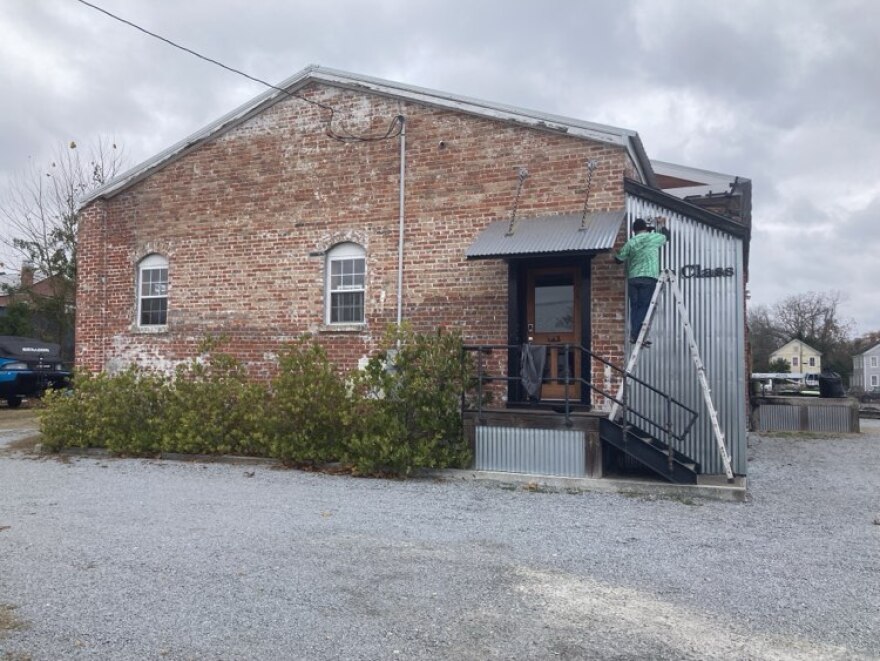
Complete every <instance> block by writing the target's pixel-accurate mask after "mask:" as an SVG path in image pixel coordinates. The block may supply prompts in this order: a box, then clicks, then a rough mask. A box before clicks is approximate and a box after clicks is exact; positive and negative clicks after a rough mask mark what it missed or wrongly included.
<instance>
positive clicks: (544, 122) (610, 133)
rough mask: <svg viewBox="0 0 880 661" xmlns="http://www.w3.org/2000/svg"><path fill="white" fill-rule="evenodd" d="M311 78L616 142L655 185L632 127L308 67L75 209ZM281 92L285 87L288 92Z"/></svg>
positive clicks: (107, 195)
mask: <svg viewBox="0 0 880 661" xmlns="http://www.w3.org/2000/svg"><path fill="white" fill-rule="evenodd" d="M312 82H320V83H324V84H327V85H331V86H334V87H342V88H346V89H354V90H362V91H368V92H372V93H375V94H381V95H384V96H391V97H394V98H397V99H403V100H406V101H412V102H415V103H420V104H424V105H429V106H434V107H437V108H443V109H447V110H455V111H458V112H463V113H467V114H471V115H477V116H480V117H487V118H492V119H497V120H500V121H504V122H510V123H515V124H519V125H521V126H527V127H530V128H535V129H541V130H545V131H555V132H560V133H565V134H567V135H571V136H575V137H579V138H583V139H585V140H593V141H597V142H604V143H608V144H613V145H618V146H620V147H623V148H624V149H625V150H626V151H627V152H628V153H629V155H630V157H631V158H632V161H633V163H634V164H635V166H636V168H637V169H638V171H639V173H640V174H641V176H642V178H643V179H644V180H645V181H646V182H647V183H648V184H650V185H652V186H653V185H655V184H656V179H655V177H654V171H653V169H652V167H651V162H650V160H649V159H648V156H647V154H646V153H645V148H644V147H643V146H642V141H641V139H640V138H639V134H638V133H636V132H635V131H631V130H628V129H622V128H617V127H614V126H607V125H605V124H595V123H593V122H585V121H582V120H579V119H573V118H571V117H563V116H561V115H551V114H547V113H542V112H538V111H536V110H526V109H524V108H518V107H515V106H509V105H504V104H499V103H492V102H490V101H482V100H480V99H474V98H470V97H465V96H458V95H455V94H450V93H448V92H440V91H437V90H431V89H427V88H424V87H416V86H413V85H404V84H403V83H397V82H393V81H390V80H383V79H381V78H371V77H368V76H361V75H358V74H353V73H348V72H346V71H339V70H337V69H329V68H327V67H321V66H318V65H311V66H308V67H306V68H305V69H303V70H302V71H300V72H299V73H297V74H295V75H293V76H291V77H290V78H288V79H287V80H285V81H283V82H281V83H279V84H278V86H277V87H279V88H281V89H269V90H267V91H265V92H263V93H262V94H260V95H258V96H256V97H254V98H253V99H251V100H250V101H248V102H247V103H245V104H243V105H241V106H239V107H238V108H236V109H235V110H233V111H232V112H229V113H227V114H225V115H223V116H222V117H220V118H219V119H217V120H216V121H214V122H212V123H210V124H208V125H207V126H205V127H203V128H201V129H199V130H198V131H196V132H195V133H193V134H192V135H190V136H188V137H186V138H184V139H183V140H181V141H180V142H178V143H176V144H174V145H172V146H171V147H168V148H167V149H165V150H164V151H161V152H159V153H158V154H156V155H155V156H153V157H151V158H149V159H147V160H146V161H144V162H143V163H140V164H139V165H136V166H135V167H133V168H131V169H130V170H127V171H126V172H123V173H122V174H120V175H118V176H117V177H114V178H113V179H111V180H110V181H108V182H107V183H106V184H104V185H103V186H101V187H100V188H97V189H95V190H94V191H92V192H91V193H90V194H89V195H88V196H87V197H86V198H85V199H83V200H82V201H81V202H80V203H79V207H78V208H79V209H82V208H83V207H85V206H86V205H88V204H89V203H91V202H93V201H94V200H97V199H99V198H104V199H106V198H110V197H113V196H114V195H117V194H119V193H121V192H122V191H124V190H126V189H127V188H129V187H131V186H133V185H134V184H136V183H137V182H139V181H141V180H142V179H144V178H146V177H148V176H149V175H151V174H152V173H153V172H155V171H157V170H159V169H161V168H163V167H165V166H166V165H168V164H170V163H172V162H174V161H175V160H177V159H178V158H180V157H181V156H182V155H183V154H185V153H187V152H189V151H190V150H191V149H194V148H195V147H197V146H199V145H201V144H203V143H205V142H207V141H209V140H211V139H213V138H215V137H217V136H219V135H221V134H223V133H224V132H226V131H228V130H230V129H232V128H234V127H236V126H238V125H239V124H241V123H243V122H245V121H247V120H248V119H250V118H251V117H253V116H254V115H257V114H258V113H260V112H262V111H263V110H265V109H266V108H268V107H269V106H271V105H273V104H275V103H277V102H279V101H282V100H284V99H286V98H288V93H294V92H296V91H297V90H300V89H302V88H303V87H305V86H306V85H308V84H309V83H312ZM281 90H286V92H287V93H285V92H283V91H281Z"/></svg>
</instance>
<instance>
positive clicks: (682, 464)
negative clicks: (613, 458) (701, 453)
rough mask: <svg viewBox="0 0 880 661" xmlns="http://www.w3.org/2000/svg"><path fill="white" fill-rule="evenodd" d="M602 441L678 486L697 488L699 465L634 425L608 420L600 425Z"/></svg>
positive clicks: (601, 421)
mask: <svg viewBox="0 0 880 661" xmlns="http://www.w3.org/2000/svg"><path fill="white" fill-rule="evenodd" d="M599 437H600V438H601V439H602V440H603V441H604V442H605V443H607V444H608V445H611V446H612V447H615V448H617V449H618V450H620V451H621V452H623V453H624V454H626V455H627V456H629V457H632V458H633V459H635V460H636V461H637V462H639V463H640V464H641V465H642V466H644V467H645V468H648V469H650V470H651V471H653V472H654V473H656V474H657V475H659V476H660V477H662V478H664V479H666V480H669V481H670V482H674V483H676V484H696V483H697V475H699V473H700V464H698V463H697V462H696V461H694V460H693V459H691V458H690V457H688V456H687V455H685V454H682V453H681V452H679V451H678V450H676V449H674V448H672V452H671V453H670V447H669V445H667V444H666V443H664V442H663V441H661V440H660V439H659V438H655V437H654V436H651V435H650V434H648V433H647V432H645V431H644V430H642V429H639V428H638V427H635V426H633V425H626V430H624V425H622V424H620V423H617V422H614V421H613V420H610V419H608V418H602V419H601V420H600V421H599Z"/></svg>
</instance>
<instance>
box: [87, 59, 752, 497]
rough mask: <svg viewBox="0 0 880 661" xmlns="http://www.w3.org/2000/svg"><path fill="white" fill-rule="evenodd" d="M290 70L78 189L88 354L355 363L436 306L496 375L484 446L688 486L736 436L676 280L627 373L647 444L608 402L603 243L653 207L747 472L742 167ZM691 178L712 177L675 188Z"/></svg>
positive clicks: (459, 102)
mask: <svg viewBox="0 0 880 661" xmlns="http://www.w3.org/2000/svg"><path fill="white" fill-rule="evenodd" d="M279 87H280V88H281V90H279V89H272V90H269V91H267V92H265V93H263V94H261V95H260V96H258V97H256V98H255V99H253V100H252V101H250V102H248V103H246V104H244V105H243V106H241V107H240V108H238V109H236V110H234V111H232V112H231V113H229V114H227V115H226V116H224V117H222V118H220V119H219V120H217V121H216V122H214V123H212V124H210V125H209V126H206V127H205V128H204V129H202V130H200V131H198V132H197V133H195V134H194V135H192V136H190V137H188V138H186V139H185V140H183V141H182V142H180V143H179V144H177V145H175V146H173V147H171V148H169V149H167V150H165V151H164V152H162V153H160V154H157V155H156V156H154V157H153V158H151V159H149V160H147V161H146V162H144V163H142V164H140V165H139V166H136V167H135V168H133V169H132V170H130V171H128V172H126V173H123V174H122V175H120V176H119V177H117V178H116V179H114V180H112V181H110V182H108V183H107V184H106V185H104V186H103V187H102V188H100V189H98V190H96V191H94V192H93V193H92V194H91V195H90V196H89V197H88V198H87V199H86V200H84V201H83V203H82V207H81V217H80V218H81V220H80V226H79V227H80V234H79V244H78V290H77V309H78V315H77V349H76V357H77V364H78V365H79V367H81V368H86V369H90V370H110V371H112V370H115V369H119V368H122V367H125V366H127V365H130V364H139V365H142V366H147V367H153V368H158V369H164V370H170V369H173V367H174V366H175V365H176V364H178V363H180V362H181V361H183V360H186V359H188V358H190V357H191V356H192V355H193V354H194V353H195V352H196V351H197V347H198V345H199V342H200V340H201V338H202V337H204V336H205V335H207V334H223V335H224V336H225V337H227V338H229V339H230V343H229V345H228V347H226V349H228V350H230V351H231V352H233V353H235V354H236V355H237V356H238V357H239V358H240V359H241V360H243V361H244V362H245V363H246V364H247V365H248V367H249V369H250V370H251V373H252V374H254V375H255V376H257V377H264V378H265V377H267V376H269V375H271V374H272V373H273V371H274V370H275V369H276V368H277V354H278V351H279V349H280V347H281V346H282V345H283V344H284V343H286V342H289V341H291V340H293V339H295V338H297V337H298V336H300V335H301V334H303V333H307V332H308V333H311V334H312V335H313V336H314V337H315V338H316V341H318V342H320V343H321V344H322V345H323V346H324V347H325V349H326V350H327V352H328V355H329V356H330V357H331V359H332V360H333V361H334V362H335V363H337V364H338V365H340V366H342V367H346V368H349V367H355V366H356V365H357V363H358V361H359V359H361V358H362V357H363V356H364V355H366V354H369V353H370V352H371V351H373V350H374V349H375V348H376V347H377V346H378V344H379V342H380V341H381V338H382V337H383V334H384V333H385V330H386V328H387V326H388V325H389V324H392V323H397V322H400V321H405V322H408V323H409V324H410V325H412V326H413V328H414V329H415V330H417V331H425V332H430V331H434V330H435V329H436V328H437V327H438V326H445V327H448V328H455V329H458V330H460V331H461V332H462V334H463V336H464V338H465V341H466V342H467V343H468V344H471V345H479V346H482V347H484V348H485V352H480V353H479V354H478V356H479V360H480V361H482V362H483V363H484V364H483V368H484V371H483V374H484V375H493V376H496V377H498V379H499V381H496V382H495V383H494V387H496V388H497V389H498V390H499V395H500V397H499V398H497V400H496V401H498V402H500V404H501V407H502V408H501V410H499V411H497V412H496V414H495V415H494V417H491V419H490V418H489V417H488V416H484V415H479V416H477V417H475V418H472V419H471V420H470V422H471V423H472V426H471V432H472V437H471V440H472V443H473V444H474V446H475V454H476V457H477V460H476V462H477V463H476V467H477V468H482V469H487V470H512V471H519V472H542V473H551V474H556V475H585V474H589V475H593V476H599V475H602V474H603V473H605V472H606V471H608V470H612V469H613V468H614V466H621V465H624V464H626V462H628V461H633V462H635V463H637V464H641V465H644V466H646V467H648V468H650V469H651V470H653V471H655V472H658V473H660V474H662V475H664V477H666V478H667V479H671V480H673V481H680V482H694V481H696V479H697V478H698V477H699V476H703V475H706V474H719V473H722V472H725V461H724V454H725V453H724V452H722V451H721V449H720V447H719V443H718V439H717V435H716V434H715V433H714V431H713V425H712V424H711V421H710V416H709V415H708V413H707V411H706V407H705V403H704V399H703V396H702V393H701V391H700V388H699V385H698V380H697V373H696V370H695V368H694V365H693V363H692V362H691V355H690V352H689V349H688V346H687V343H686V341H685V337H684V335H683V332H682V325H681V320H680V318H679V316H678V314H677V309H676V306H675V304H674V301H673V300H672V298H671V296H670V295H669V293H668V292H664V293H663V295H662V296H661V298H660V299H659V303H658V308H657V314H656V317H655V322H654V326H653V329H652V339H653V340H654V348H652V349H651V350H650V351H645V352H642V354H643V355H642V357H641V358H640V361H639V364H638V366H637V368H636V369H635V371H634V373H633V374H632V375H631V378H628V379H627V384H628V387H629V393H628V397H629V399H628V404H629V406H628V409H627V411H628V412H627V415H631V416H633V415H636V413H638V414H639V415H641V416H642V417H640V418H638V422H639V424H640V426H641V427H642V428H643V429H644V431H645V432H646V433H647V435H648V436H653V437H654V438H655V439H656V440H657V441H658V442H656V443H655V442H645V441H644V440H641V439H640V438H639V437H636V436H633V435H632V434H629V435H627V431H626V429H625V428H624V427H622V426H621V425H619V424H618V423H617V422H616V421H614V420H609V418H608V411H609V409H610V408H611V402H610V400H609V398H608V395H613V394H614V393H617V392H618V389H619V388H620V386H621V371H620V366H622V365H623V364H624V361H625V358H626V356H627V355H628V352H629V350H630V347H629V346H628V344H627V334H626V332H625V329H626V317H627V301H626V286H625V281H626V274H625V271H624V269H623V268H622V267H621V266H619V265H618V264H616V263H615V262H614V260H613V259H612V251H613V250H615V249H618V248H619V247H620V246H621V245H622V244H623V242H624V241H625V240H626V239H627V236H628V232H629V227H630V225H631V221H632V220H634V219H635V218H637V217H645V218H651V217H654V216H666V217H667V218H668V221H669V222H668V225H669V228H670V230H671V231H672V237H673V238H672V241H671V242H670V243H669V244H668V245H667V246H666V247H665V248H664V249H663V252H662V255H661V258H662V264H663V266H664V268H667V269H671V270H673V271H675V272H676V273H677V274H678V284H679V286H680V288H681V290H682V293H683V296H684V300H685V302H686V305H687V307H688V309H689V311H690V312H689V314H690V315H691V326H692V328H693V332H694V335H695V336H696V338H697V342H698V344H699V345H700V347H701V350H702V355H703V360H704V363H705V365H706V372H707V374H708V378H709V381H710V388H711V392H712V395H713V397H714V398H715V401H716V407H717V409H718V414H719V425H720V429H721V430H722V431H723V437H724V439H725V441H726V443H727V447H728V450H727V452H728V453H729V455H730V457H731V460H732V470H733V472H735V473H736V474H738V475H744V474H745V471H746V452H745V440H746V428H747V425H746V403H745V397H746V393H747V387H746V376H745V375H746V360H745V314H744V311H745V284H746V278H747V265H748V241H749V237H750V221H751V219H750V191H751V188H750V183H749V182H748V180H745V179H742V178H738V177H727V176H725V175H718V174H717V173H709V172H708V171H705V170H697V169H693V168H683V167H682V168H681V169H679V170H677V171H676V172H677V174H678V175H679V176H678V178H677V179H676V178H675V177H673V176H672V175H668V176H665V175H664V176H665V178H664V179H662V181H663V183H661V177H660V176H658V174H657V172H656V171H655V168H659V169H661V170H662V169H663V168H667V169H669V168H672V166H670V165H669V164H657V165H655V164H654V163H653V162H652V161H651V160H650V159H649V158H648V156H647V153H646V152H645V149H644V146H643V145H642V142H641V139H640V138H639V136H638V134H637V133H636V132H634V131H632V130H628V129H621V128H617V127H612V126H606V125H602V124H595V123H591V122H585V121H582V120H577V119H572V118H569V117H560V116H556V115H549V114H546V113H541V112H536V111H532V110H525V109H522V108H516V107H512V106H507V105H503V104H497V103H491V102H487V101H481V100H477V99H472V98H467V97H461V96H456V95H453V94H449V93H446V92H440V91H435V90H428V89H424V88H420V87H414V86H410V85H404V84H400V83H396V82H392V81H387V80H381V79H376V78H370V77H366V76H361V75H356V74H351V73H346V72H341V71H336V70H332V69H326V68H323V67H314V66H313V67H309V68H307V69H305V70H303V71H301V72H300V73H298V74H296V75H295V76H293V77H292V78H290V79H288V80H287V81H284V82H283V83H281V84H280V85H279ZM282 90H283V91H282ZM719 177H720V178H721V179H723V180H724V182H726V183H724V182H722V183H721V184H720V185H719V184H718V183H717V182H716V179H717V178H719ZM709 180H711V181H709ZM682 181H684V182H686V183H687V184H688V186H686V187H684V188H687V187H690V185H691V184H696V185H697V186H700V185H703V186H704V187H706V186H708V188H705V190H702V189H701V190H698V191H685V192H684V193H685V194H675V193H674V192H671V191H674V190H675V188H676V186H678V184H679V183H680V182H682ZM731 183H732V184H733V186H731ZM666 185H669V188H668V189H667V188H666ZM678 193H682V191H681V190H679V191H678ZM529 345H540V346H542V347H543V348H544V349H543V351H546V361H545V362H544V370H543V374H542V375H540V376H541V377H542V378H541V379H540V380H541V382H542V383H541V388H540V392H539V394H538V395H537V397H536V398H535V397H529V396H528V395H527V393H526V392H525V390H524V388H523V386H522V383H521V380H520V369H521V364H522V355H523V353H524V352H525V351H527V350H528V346H529ZM490 347H491V348H490ZM524 347H526V349H524ZM487 385H488V384H487ZM535 399H537V400H538V401H537V402H535V401H534V400H535ZM533 409H538V413H540V414H541V415H532V414H534V410H533ZM571 410H575V411H576V412H577V414H576V415H575V416H572V415H570V414H569V412H570V411H571ZM561 411H565V413H560V412H561ZM628 420H629V422H632V423H635V422H636V418H635V417H633V418H631V419H630V418H628ZM661 436H662V437H663V439H665V440H663V439H661V438H660V437H661ZM535 439H541V442H540V444H539V447H538V448H537V450H535V447H534V442H535ZM670 446H671V447H674V448H675V450H676V452H675V453H673V452H670V451H668V448H669V447H670ZM670 455H671V456H672V459H669V457H670ZM621 457H623V459H624V460H625V461H619V460H620V459H621ZM673 464H674V470H673V468H669V467H670V466H672V465H673ZM670 470H671V471H673V472H668V471H670Z"/></svg>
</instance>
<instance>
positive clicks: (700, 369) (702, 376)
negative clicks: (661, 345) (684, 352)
mask: <svg viewBox="0 0 880 661" xmlns="http://www.w3.org/2000/svg"><path fill="white" fill-rule="evenodd" d="M664 287H669V290H670V291H671V292H672V295H673V297H674V298H675V307H676V310H677V311H678V316H679V317H680V318H681V322H682V325H683V326H684V334H685V338H686V339H687V343H688V348H689V349H690V352H691V359H692V360H693V362H694V367H695V368H696V370H697V379H698V380H699V382H700V390H701V391H702V392H703V401H705V402H706V408H707V409H708V410H709V418H710V420H711V421H712V430H713V432H714V434H715V440H716V442H717V444H718V452H719V454H720V455H721V461H722V463H723V464H724V473H725V474H726V475H727V480H728V481H732V480H733V469H732V468H731V466H730V453H729V452H728V450H727V444H726V443H725V440H724V432H723V431H722V430H721V424H720V423H719V422H718V411H717V410H716V408H715V404H714V403H713V402H712V391H711V389H710V388H709V381H708V379H707V378H706V367H705V365H703V359H702V358H701V357H700V349H699V347H698V346H697V340H696V339H695V338H694V331H693V329H692V328H691V321H690V315H689V314H688V311H687V308H686V307H685V305H684V296H683V295H682V293H681V289H680V288H679V286H678V282H677V281H676V279H675V273H674V272H673V271H671V270H669V269H666V270H664V271H663V273H662V274H661V275H660V279H659V280H658V282H657V286H656V287H655V288H654V295H653V296H652V297H651V303H650V305H648V312H647V314H645V320H644V321H643V322H642V327H641V329H639V337H638V339H637V340H636V345H635V347H633V350H632V352H631V353H630V356H629V361H628V362H627V365H626V372H625V373H624V376H623V381H621V383H620V389H619V390H618V392H617V401H616V402H614V404H613V406H612V407H611V412H610V413H609V414H608V418H609V419H610V420H612V421H613V420H615V419H616V418H617V415H618V412H619V409H620V404H618V402H619V401H621V399H622V398H623V394H624V387H625V381H626V378H627V375H628V374H632V372H633V370H634V369H635V367H636V363H637V362H638V359H639V354H640V353H641V350H642V345H643V343H644V341H645V338H646V337H647V336H648V331H649V330H650V328H651V320H652V319H653V317H654V312H655V311H656V310H657V300H658V299H659V298H660V292H661V291H662V290H663V288H664ZM670 447H671V446H670Z"/></svg>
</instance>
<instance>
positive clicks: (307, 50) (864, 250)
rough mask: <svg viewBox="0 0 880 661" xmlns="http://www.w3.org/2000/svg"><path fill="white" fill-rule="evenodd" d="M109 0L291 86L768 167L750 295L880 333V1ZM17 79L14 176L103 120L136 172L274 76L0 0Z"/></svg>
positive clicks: (60, 8)
mask: <svg viewBox="0 0 880 661" xmlns="http://www.w3.org/2000/svg"><path fill="white" fill-rule="evenodd" d="M94 4H97V5H99V6H102V7H104V8H105V9H107V10H108V11H111V12H113V13H116V14H119V15H121V16H123V17H124V18H127V19H128V20H131V21H132V22H135V23H138V24H140V25H142V26H143V27H145V28H148V29H150V30H152V31H154V32H158V33H159V34H162V35H163V36H166V37H168V38H169V39H172V40H174V41H179V42H181V43H183V44H184V45H186V46H189V47H190V48H192V49H194V50H197V51H199V52H202V53H204V54H206V55H209V56H211V57H213V58H215V59H218V60H221V61H223V62H224V63H226V64H229V65H230V66H233V67H236V68H240V69H244V70H246V71H247V72H249V73H251V74H252V75H254V76H257V77H259V78H263V79H264V80H268V81H270V82H273V83H277V82H279V81H281V80H283V79H285V78H287V77H288V76H290V75H292V74H294V73H296V72H297V71H299V70H300V69H302V68H304V67H305V66H307V65H309V64H321V65H324V66H328V67H334V68H337V69H343V70H346V71H350V72H353V73H358V74H363V75H369V76H376V77H380V78H387V79H390V80H395V81H400V82H403V83H407V84H411V85H418V86H422V87H429V88H434V89H437V90H442V91H446V92H451V93H456V94H462V95H466V96H474V97H478V98H482V99H486V100H489V101H495V102H499V103H505V104H511V105H516V106H520V107H524V108H532V109H536V110H540V111H544V112H550V113H557V114H561V115H567V116H570V117H574V118H578V119H584V120H588V121H593V122H600V123H606V124H611V125H614V126H620V127H624V128H628V129H632V130H635V131H638V132H639V135H640V136H641V138H642V141H643V143H644V145H645V148H646V150H647V152H648V155H649V156H650V157H651V158H653V159H658V160H664V161H671V162H674V163H682V164H685V165H689V166H693V167H698V168H703V169H707V170H714V171H718V172H723V173H729V174H736V175H740V176H743V177H747V178H750V179H751V180H752V182H753V195H754V197H753V216H752V218H753V236H752V252H751V279H750V284H749V289H750V291H751V303H752V304H772V303H773V302H775V301H778V300H780V299H781V298H783V297H785V296H787V295H789V294H793V293H802V292H807V291H829V290H832V289H836V290H839V291H841V292H843V293H844V295H845V297H846V303H845V305H844V309H843V313H844V316H845V317H847V318H851V319H852V320H853V321H854V322H855V323H856V330H857V331H858V332H862V333H863V332H867V331H871V330H878V329H880V296H878V287H880V258H878V256H880V2H878V1H877V0H838V1H835V0H792V1H790V2H786V1H774V0H738V1H737V2H721V1H720V0H718V1H715V0H712V1H707V0H592V1H587V0H581V1H577V0H570V1H568V2H553V0H545V2H536V1H535V0H532V1H530V2H518V1H516V0H469V1H468V2H460V1H458V0H444V1H443V2H440V1H439V0H437V1H434V2H419V1H418V0H377V1H370V0H346V1H337V0H323V1H318V0H311V1H308V2H306V1H304V0H247V1H245V0H173V1H172V0H150V1H149V2H147V1H144V0H94ZM0 90H2V94H0V185H2V184H4V182H7V181H9V180H10V178H11V177H12V176H13V175H14V174H15V173H16V172H21V171H22V170H23V169H24V168H26V167H27V166H28V163H31V162H36V163H43V162H46V161H48V160H50V159H51V157H52V153H53V151H54V150H57V149H58V148H59V147H60V146H62V145H66V144H68V143H69V142H70V141H71V140H75V141H76V142H77V143H78V144H80V145H84V144H88V143H90V142H92V141H94V140H95V139H96V138H97V137H98V136H101V135H103V136H110V137H112V139H114V140H115V141H116V142H117V143H118V144H120V145H122V146H124V148H125V151H126V155H127V158H128V160H129V164H130V165H134V164H136V163H137V162H139V161H141V160H143V159H146V158H148V157H150V156H151V155H153V154H155V153H156V152H158V151H160V150H161V149H163V148H164V147H167V146H169V145H170V144H172V143H174V142H177V141H178V140H180V139H181V138H184V137H186V136H187V135H189V134H190V133H192V132H193V131H195V130H197V129H199V128H201V127H202V126H204V125H205V124H207V123H208V122H210V121H211V120H213V119H216V118H217V117H219V116H221V115H223V114H224V113H226V112H227V111H229V110H231V109H232V108H234V107H235V106H237V105H239V104H241V103H243V102H245V101H247V100H248V99H250V98H251V97H253V96H255V95H256V94H258V93H260V92H262V91H263V88H262V87H261V86H260V85H258V84H256V83H252V82H249V81H247V80H245V79H243V78H239V77H237V76H235V75H233V74H230V73H228V72H226V71H224V70H222V69H220V68H218V67H215V66H213V65H211V64H208V63H206V62H203V61H201V60H198V59H196V58H194V57H192V56H190V55H187V54H185V53H182V52H181V51H178V50H176V49H173V48H171V47H169V46H167V45H165V44H163V43H161V42H159V41H156V40H155V39H152V38H151V37H148V36H146V35H144V34H142V33H139V32H136V31H135V30H133V29H132V28H130V27H127V26H125V25H123V24H121V23H118V22H116V21H113V20H112V19H110V18H108V17H106V16H104V15H103V14H100V13H98V12H96V11H95V10H94V9H90V8H88V7H86V6H84V5H82V4H80V3H79V2H77V1H76V0H0ZM0 231H5V230H3V229H2V228H0ZM9 266H10V265H9V264H8V263H7V268H8V267H9Z"/></svg>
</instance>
